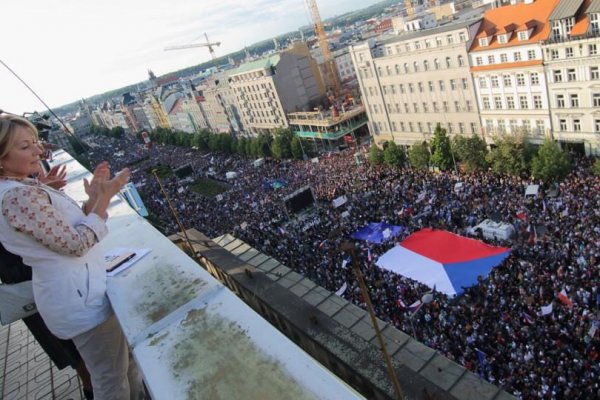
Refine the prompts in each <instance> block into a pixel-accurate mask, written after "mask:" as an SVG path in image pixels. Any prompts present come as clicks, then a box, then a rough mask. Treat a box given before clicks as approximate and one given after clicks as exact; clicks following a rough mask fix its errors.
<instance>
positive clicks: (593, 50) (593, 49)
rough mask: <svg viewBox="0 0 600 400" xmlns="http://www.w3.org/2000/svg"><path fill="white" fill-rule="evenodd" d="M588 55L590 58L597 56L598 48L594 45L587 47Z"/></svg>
mask: <svg viewBox="0 0 600 400" xmlns="http://www.w3.org/2000/svg"><path fill="white" fill-rule="evenodd" d="M588 54H589V55H590V56H595V55H598V47H597V46H596V43H594V44H590V45H588Z"/></svg>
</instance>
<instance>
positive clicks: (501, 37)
mask: <svg viewBox="0 0 600 400" xmlns="http://www.w3.org/2000/svg"><path fill="white" fill-rule="evenodd" d="M507 42H508V36H507V35H506V33H503V34H502V35H498V43H500V44H506V43H507Z"/></svg>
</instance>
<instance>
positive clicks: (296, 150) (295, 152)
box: [290, 136, 304, 160]
mask: <svg viewBox="0 0 600 400" xmlns="http://www.w3.org/2000/svg"><path fill="white" fill-rule="evenodd" d="M300 140H302V139H300V138H299V137H297V136H294V138H293V139H292V143H291V144H290V147H291V150H292V157H294V158H295V159H296V160H302V158H303V157H304V155H303V152H302V143H300Z"/></svg>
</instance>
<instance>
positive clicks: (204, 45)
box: [164, 33, 221, 71]
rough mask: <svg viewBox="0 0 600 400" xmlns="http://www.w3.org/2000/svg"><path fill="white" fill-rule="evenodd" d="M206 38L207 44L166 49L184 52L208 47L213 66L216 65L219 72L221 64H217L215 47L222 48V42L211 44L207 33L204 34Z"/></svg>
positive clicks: (166, 48) (166, 49) (167, 49)
mask: <svg viewBox="0 0 600 400" xmlns="http://www.w3.org/2000/svg"><path fill="white" fill-rule="evenodd" d="M204 38H205V39H206V43H193V44H184V45H181V46H169V47H165V49H164V50H165V51H169V50H184V49H193V48H195V47H208V51H209V52H210V56H211V57H212V61H213V64H214V65H215V67H216V68H217V71H219V64H218V63H217V56H216V55H215V49H214V47H215V46H220V45H221V42H213V43H211V42H210V41H209V40H208V35H207V34H206V33H205V34H204Z"/></svg>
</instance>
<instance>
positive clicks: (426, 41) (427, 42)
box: [425, 39, 431, 49]
mask: <svg viewBox="0 0 600 400" xmlns="http://www.w3.org/2000/svg"><path fill="white" fill-rule="evenodd" d="M425 48H426V49H429V48H431V40H429V39H425Z"/></svg>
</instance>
